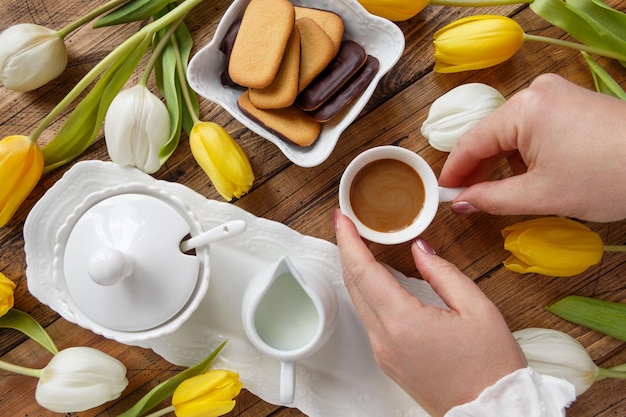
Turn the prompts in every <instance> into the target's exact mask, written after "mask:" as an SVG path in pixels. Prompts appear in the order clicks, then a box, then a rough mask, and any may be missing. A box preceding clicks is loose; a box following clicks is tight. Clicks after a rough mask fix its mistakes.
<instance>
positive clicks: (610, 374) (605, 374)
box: [596, 368, 626, 381]
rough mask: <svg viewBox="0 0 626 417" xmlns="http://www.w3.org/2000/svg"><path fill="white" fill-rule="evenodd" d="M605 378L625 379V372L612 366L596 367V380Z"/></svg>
mask: <svg viewBox="0 0 626 417" xmlns="http://www.w3.org/2000/svg"><path fill="white" fill-rule="evenodd" d="M605 378H612V379H626V372H623V371H620V370H616V369H614V368H609V369H606V368H598V375H597V376H596V381H598V380H600V379H605Z"/></svg>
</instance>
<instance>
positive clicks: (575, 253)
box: [502, 217, 604, 277]
mask: <svg viewBox="0 0 626 417" xmlns="http://www.w3.org/2000/svg"><path fill="white" fill-rule="evenodd" d="M502 236H504V249H506V250H508V251H510V252H511V256H510V257H509V258H508V259H507V260H506V261H505V262H504V266H505V267H506V268H508V269H510V270H511V271H515V272H519V273H522V274H523V273H538V274H543V275H547V276H554V277H569V276H573V275H577V274H580V273H582V272H584V271H585V270H586V269H587V268H589V267H590V266H592V265H595V264H597V263H598V262H600V260H601V259H602V255H603V254H604V245H603V242H602V239H601V238H600V236H599V235H598V234H597V233H594V232H593V231H591V230H590V229H589V228H587V227H586V226H585V225H583V224H581V223H579V222H577V221H574V220H569V219H564V218H561V217H545V218H540V219H535V220H529V221H525V222H521V223H516V224H514V225H512V226H509V227H505V228H504V229H503V230H502Z"/></svg>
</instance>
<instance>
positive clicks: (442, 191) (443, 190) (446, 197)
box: [439, 187, 467, 203]
mask: <svg viewBox="0 0 626 417" xmlns="http://www.w3.org/2000/svg"><path fill="white" fill-rule="evenodd" d="M465 190H467V187H454V188H452V187H439V202H440V203H447V202H449V201H453V200H454V199H455V198H456V196H457V195H459V194H461V193H462V192H463V191H465Z"/></svg>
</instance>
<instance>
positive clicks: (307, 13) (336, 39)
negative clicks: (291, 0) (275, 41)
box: [294, 6, 345, 53]
mask: <svg viewBox="0 0 626 417" xmlns="http://www.w3.org/2000/svg"><path fill="white" fill-rule="evenodd" d="M294 9H295V11H296V20H298V19H300V18H301V17H308V18H311V19H313V21H314V22H315V23H317V24H318V25H319V26H320V27H321V28H322V29H323V30H324V32H326V34H327V35H328V37H329V38H330V40H331V41H333V45H334V46H335V53H337V51H339V47H340V46H341V41H342V40H343V32H344V29H345V25H344V22H343V19H342V18H341V16H339V15H338V14H337V13H335V12H331V11H330V10H322V9H315V8H312V7H303V6H294Z"/></svg>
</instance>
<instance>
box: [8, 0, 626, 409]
mask: <svg viewBox="0 0 626 417" xmlns="http://www.w3.org/2000/svg"><path fill="white" fill-rule="evenodd" d="M96 3H100V2H95V1H85V0H60V1H57V2H44V1H26V2H24V1H21V0H4V1H3V12H2V13H1V14H0V28H6V27H8V26H10V25H13V24H16V23H19V22H34V23H38V24H42V25H45V26H48V27H50V28H61V27H63V26H65V25H66V24H68V23H69V22H71V21H73V20H75V19H76V18H77V17H79V16H81V15H83V14H84V13H86V12H87V11H88V10H89V9H91V8H93V7H94V5H95V4H96ZM609 3H611V4H612V5H616V6H617V7H618V8H620V9H622V10H626V3H625V2H623V1H621V0H620V1H618V0H611V1H610V2H609ZM229 4H230V1H228V0H214V1H205V2H204V4H203V5H201V6H199V7H197V8H196V10H195V11H194V12H193V13H192V15H191V16H190V17H189V18H188V20H187V23H188V26H189V28H190V30H191V32H192V33H193V37H194V41H195V50H197V48H199V47H201V46H203V45H205V44H206V43H208V42H209V41H210V40H211V39H212V36H213V33H214V31H215V28H216V26H217V24H218V22H219V20H220V18H221V17H222V15H223V14H224V12H225V10H226V9H227V7H228V6H229ZM483 13H492V14H504V15H508V16H510V17H513V18H514V19H515V20H517V21H518V22H519V23H520V24H521V25H522V27H523V28H524V30H525V31H527V32H528V33H532V34H535V35H544V36H552V37H558V38H567V36H566V35H565V34H564V33H563V32H562V31H561V30H559V29H557V28H554V27H553V26H551V25H549V24H548V23H546V22H545V21H543V20H542V19H540V18H539V17H537V16H536V15H535V14H534V13H533V12H532V11H531V10H530V9H528V8H527V7H526V6H523V5H512V6H506V7H493V8H480V9H478V8H477V9H472V8H453V7H449V8H446V7H436V6H429V7H427V8H426V9H425V10H423V11H422V12H421V13H420V14H419V15H418V16H416V17H414V18H413V19H411V20H409V21H406V22H402V23H399V26H400V28H401V29H402V31H403V32H404V34H405V36H406V50H405V52H404V54H403V56H402V58H401V59H400V61H399V62H398V64H397V65H396V66H395V67H394V68H393V69H392V70H391V72H390V73H389V74H388V75H386V76H385V77H384V78H383V79H382V82H381V83H380V85H379V87H378V89H377V91H376V93H375V95H374V97H373V98H372V99H371V101H370V103H369V105H368V106H367V107H366V109H365V110H364V111H363V113H362V115H361V116H360V117H359V119H358V120H357V121H356V122H355V123H354V124H353V125H352V126H351V127H350V128H349V129H348V130H347V131H346V132H345V133H344V134H343V135H342V137H341V139H340V141H339V143H338V145H337V147H336V149H335V150H334V152H333V153H332V155H331V156H330V158H328V160H327V161H326V162H324V163H322V164H321V165H319V166H317V167H314V168H301V167H298V166H296V165H294V164H292V163H291V162H290V161H289V160H288V159H287V158H286V157H285V156H284V155H283V154H282V153H280V152H279V150H278V148H277V147H276V146H274V145H273V144H271V143H270V142H268V141H265V140H263V139H262V138H260V137H258V136H257V135H256V134H253V133H252V132H250V131H249V130H248V129H246V128H244V127H243V126H242V125H241V124H240V123H239V122H237V121H236V120H234V119H233V118H232V117H231V116H230V115H229V114H228V113H227V112H226V111H224V110H223V109H222V108H221V107H219V106H218V105H215V104H213V103H211V102H208V101H206V100H202V101H201V117H202V118H203V120H212V121H215V122H217V123H219V124H221V125H222V126H224V128H225V129H226V130H227V131H228V132H229V133H230V134H231V135H232V136H233V137H234V138H235V139H236V140H237V141H238V142H239V143H240V144H241V146H242V147H243V149H244V150H245V151H246V152H247V154H248V155H249V157H250V160H251V163H252V166H253V169H254V173H255V175H256V180H255V183H254V187H253V188H252V190H251V191H250V193H249V194H248V195H246V196H244V197H243V198H242V199H241V200H239V201H237V202H235V203H234V204H235V205H237V206H239V207H241V208H243V209H245V210H247V211H249V212H251V213H252V214H254V215H255V216H259V217H265V218H268V219H271V220H275V221H278V222H281V223H284V224H285V225H287V226H289V227H291V228H292V229H294V230H296V231H298V232H301V233H303V234H306V235H311V236H314V237H318V238H321V239H326V240H329V241H331V242H335V234H334V231H333V227H332V221H331V213H332V210H333V209H334V208H335V207H337V206H338V200H337V189H338V184H339V178H340V176H341V173H342V172H343V170H344V168H345V167H346V165H347V164H348V163H349V162H350V160H352V159H353V158H354V157H355V156H356V155H357V154H358V153H360V152H362V151H364V150H366V149H368V148H371V147H373V146H377V145H383V144H394V145H399V146H403V147H405V148H408V149H411V150H414V151H416V152H418V153H419V154H420V155H422V156H423V157H424V158H426V159H427V160H428V161H429V163H430V164H431V165H432V166H433V168H434V170H435V171H436V172H437V173H438V172H439V171H440V170H441V167H442V165H443V162H444V160H445V158H446V154H445V153H442V152H438V151H436V150H434V149H433V148H431V147H430V146H429V145H428V143H427V141H426V140H425V139H424V138H423V137H422V136H421V134H420V126H421V124H422V122H423V121H424V119H425V118H426V115H427V113H428V109H429V106H430V104H431V103H432V102H433V100H435V99H436V98H437V97H439V96H440V95H441V94H443V93H445V92H446V91H448V90H449V89H451V88H452V87H455V86H457V85H460V84H463V83H467V82H483V83H487V84H490V85H492V86H493V87H495V88H497V89H498V90H499V91H501V92H502V93H503V94H504V95H505V96H507V97H508V96H510V95H512V94H514V93H515V92H517V91H519V90H521V89H523V88H525V87H527V86H528V85H529V83H530V82H531V81H532V80H533V79H534V78H535V77H536V76H538V75H539V74H541V73H546V72H556V73H559V74H561V75H562V76H564V77H566V78H568V79H569V80H571V81H574V82H576V83H578V84H580V85H583V86H585V87H588V88H593V82H592V79H591V76H590V73H589V71H588V69H587V66H586V64H585V63H584V62H583V59H582V57H581V56H580V55H579V54H578V53H576V52H574V51H570V50H563V49H559V48H557V47H553V46H546V45H543V44H538V43H527V44H525V45H523V46H522V48H521V50H520V51H519V52H518V53H517V54H516V55H515V56H514V57H513V58H512V59H510V60H509V61H508V62H506V63H504V64H501V65H499V66H496V67H494V68H490V69H486V70H482V71H474V72H466V73H460V74H450V75H441V74H435V73H433V72H432V68H433V63H434V61H433V58H432V53H433V46H432V42H431V40H432V36H433V33H434V32H435V31H436V30H437V29H438V28H440V27H442V26H443V25H445V24H447V23H449V22H452V21H453V20H455V19H457V18H460V17H463V16H466V15H470V14H483ZM137 28H138V25H129V26H127V27H123V28H114V29H112V28H105V29H97V30H94V29H91V28H89V27H85V28H82V29H80V30H78V31H77V32H75V33H72V34H71V35H70V36H68V37H67V40H66V44H67V46H68V49H69V53H70V60H69V65H68V67H67V70H66V72H65V73H64V74H63V75H61V76H60V77H59V78H58V79H56V80H54V81H53V82H51V83H49V84H48V85H46V86H44V87H42V88H40V89H39V90H37V91H34V92H30V93H24V94H20V93H15V92H11V91H7V90H6V89H4V88H2V90H1V92H0V135H1V136H2V137H4V136H9V135H13V134H24V135H28V134H30V132H31V131H32V130H33V129H34V128H35V126H36V125H37V124H38V123H39V121H40V120H41V119H42V118H43V117H44V116H45V114H46V113H47V112H48V111H50V109H51V108H52V107H53V106H54V105H55V104H56V103H57V102H59V101H60V100H61V99H62V98H63V97H64V95H65V94H66V92H67V91H69V89H70V88H71V87H72V86H73V85H74V84H75V83H76V82H77V81H78V80H79V79H80V78H81V77H82V76H83V75H84V74H85V73H87V71H88V70H89V69H90V68H92V67H93V66H94V65H95V64H96V63H97V62H98V61H100V60H101V59H102V58H103V57H104V56H105V55H106V54H107V53H108V51H110V50H111V49H112V48H113V47H114V46H115V45H117V44H119V43H120V42H121V41H122V40H123V39H125V38H126V37H128V36H129V35H130V34H131V33H133V32H134V31H135V30H136V29H137ZM600 62H601V63H602V64H603V65H604V66H605V68H607V69H608V70H609V71H610V72H611V73H612V74H613V76H614V77H615V78H616V79H617V80H618V81H619V82H620V83H621V85H626V71H624V68H622V67H621V66H619V65H618V64H615V63H609V62H607V61H606V60H600ZM136 80H137V77H135V81H136ZM546 117H549V115H546ZM62 119H63V117H62V118H61V119H60V120H62ZM59 126H60V123H59V122H55V123H54V124H53V125H52V126H51V127H50V128H49V129H48V132H53V131H55V130H56V129H58V128H59ZM48 134H49V133H48ZM45 136H46V135H44V137H43V138H42V141H45V140H46V137H45ZM99 139H102V134H100V136H99ZM600 139H601V138H600ZM590 146H593V143H590ZM80 159H98V160H108V159H109V158H108V154H107V151H106V147H105V145H104V141H103V140H98V141H97V142H96V143H95V144H94V145H93V146H91V147H90V148H89V149H88V150H87V152H85V154H84V155H83V156H82V157H81V158H80ZM67 168H68V167H67V166H66V167H64V168H62V169H58V170H56V171H54V172H52V173H50V174H49V175H47V176H45V177H44V178H43V179H42V180H41V182H40V183H39V185H38V186H37V187H36V188H35V190H34V191H33V193H32V194H31V196H30V197H29V198H28V199H27V201H26V202H25V203H24V204H23V205H22V207H21V208H20V209H19V211H18V212H17V214H16V215H15V217H14V219H13V220H12V221H11V222H10V223H9V224H8V225H7V226H6V227H4V228H2V229H0V248H1V249H0V271H2V272H3V273H4V274H5V275H6V276H8V277H9V278H11V279H12V280H13V281H15V283H16V284H17V288H16V291H15V299H16V301H15V307H16V308H19V309H21V310H23V311H26V312H28V313H30V314H31V315H32V316H34V317H35V318H36V319H37V320H38V321H39V322H40V323H41V324H42V325H43V326H45V328H46V329H47V330H48V332H49V333H50V334H51V336H52V337H53V339H54V340H55V341H56V343H57V345H58V346H59V347H60V348H66V347H70V346H93V347H95V348H98V349H101V350H103V351H105V352H107V353H109V354H111V355H113V356H115V357H117V358H119V359H120V360H121V361H122V362H124V364H125V365H126V366H127V368H128V378H129V381H130V384H129V386H128V387H127V388H126V390H125V391H124V392H123V394H122V398H120V399H119V400H117V401H115V402H113V403H110V404H106V405H103V406H101V407H98V408H96V409H93V410H90V411H88V412H84V413H80V415H81V416H113V415H117V414H119V413H120V412H122V411H123V410H125V409H127V408H128V407H130V406H131V405H132V404H134V403H135V402H136V401H137V400H138V399H139V398H140V397H142V396H143V395H144V394H145V393H147V392H148V391H149V390H150V389H151V388H152V387H153V386H154V385H156V384H157V383H159V382H161V381H163V380H164V379H166V378H168V377H170V376H172V375H174V374H175V373H176V372H177V371H179V370H180V368H178V367H176V366H173V365H171V364H169V363H168V362H166V361H165V360H163V359H162V358H160V357H159V356H158V355H156V354H155V353H154V352H152V351H150V350H145V349H140V348H135V347H127V346H124V345H121V344H119V343H117V342H114V341H110V340H107V339H104V338H102V337H99V336H97V335H95V334H93V333H91V332H90V331H87V330H84V329H82V328H80V327H78V326H76V325H74V324H71V323H69V322H67V321H65V320H64V319H61V318H60V317H59V316H58V315H57V314H56V313H55V312H54V311H52V310H51V309H50V308H48V307H47V306H45V305H42V304H40V303H39V302H38V300H37V299H35V298H34V297H33V296H32V295H30V293H29V292H28V290H27V284H26V264H25V254H24V246H23V238H22V228H23V225H24V220H25V218H26V216H27V214H28V212H29V210H30V209H31V208H32V207H33V205H34V204H35V202H36V201H37V200H38V199H39V198H40V197H41V196H42V195H43V193H44V192H45V191H46V190H47V189H48V188H49V187H51V186H52V185H53V184H54V183H55V181H57V180H58V179H59V178H61V176H62V175H63V173H64V172H65V171H66V170H67ZM497 175H500V176H506V175H509V172H508V170H507V168H506V167H505V166H503V167H502V169H501V170H500V172H499V173H497ZM154 176H155V177H156V178H158V179H163V180H167V181H175V182H179V183H182V184H184V185H186V186H188V187H190V188H192V189H193V190H195V191H197V192H199V193H201V194H203V195H205V196H206V197H207V198H210V199H217V200H220V199H221V198H220V197H219V195H218V194H217V192H216V191H215V189H214V188H213V186H212V184H211V182H210V181H209V180H208V179H207V177H206V176H205V175H204V173H203V172H202V170H201V169H200V168H199V167H198V166H197V165H196V163H195V161H194V159H193V158H192V157H191V155H190V152H189V148H188V144H187V140H186V137H183V139H182V142H181V144H180V146H179V148H178V149H177V151H176V152H175V153H174V155H173V156H172V157H171V158H170V160H169V161H168V162H167V164H166V165H165V166H164V167H163V168H162V169H161V170H160V171H159V172H157V173H156V174H155V175H154ZM621 180H623V179H621ZM523 219H524V218H522V217H497V216H491V215H487V214H476V215H472V216H468V217H459V216H456V215H453V214H452V213H451V212H450V210H449V207H448V206H446V205H443V206H442V207H441V209H440V212H439V214H438V216H437V217H436V219H435V222H434V224H433V225H432V226H431V227H430V228H429V229H428V231H427V232H426V233H425V234H424V236H425V238H426V239H427V240H428V241H429V242H430V243H431V244H432V245H433V247H434V248H435V249H436V250H437V252H438V254H440V255H441V256H442V257H444V258H446V259H448V260H450V261H452V262H454V263H455V264H456V265H457V266H458V267H459V268H460V269H461V270H462V271H463V272H465V273H466V274H467V275H468V276H470V277H472V278H473V279H474V280H475V281H476V282H477V283H478V284H479V286H480V287H481V288H482V289H483V290H484V291H485V293H486V294H487V295H488V296H489V297H490V298H491V299H492V300H493V301H494V302H495V303H496V304H497V306H498V307H499V308H500V309H501V311H502V313H503V315H504V317H505V318H506V320H507V322H508V324H509V325H510V327H511V329H512V330H517V329H521V328H525V327H547V328H554V329H559V330H562V331H565V332H567V333H569V334H570V335H572V336H574V337H575V338H577V339H578V340H579V341H580V342H581V343H582V344H583V345H584V346H585V347H586V348H587V349H588V351H589V353H590V354H591V356H592V357H593V359H594V360H595V361H596V363H597V364H598V365H599V366H603V367H610V366H614V365H618V364H621V363H624V362H626V345H624V343H622V342H620V341H617V340H615V339H612V338H610V337H607V336H603V335H601V334H599V333H597V332H594V331H589V330H587V329H585V328H582V327H579V326H575V325H573V324H570V323H567V322H565V321H563V320H561V319H559V318H558V317H556V316H554V315H552V314H551V313H549V312H547V311H545V310H544V306H546V305H548V304H550V303H552V302H554V301H556V300H558V299H560V298H562V297H564V296H566V295H569V294H579V295H587V296H595V297H599V298H603V299H607V300H612V301H619V302H624V301H626V289H625V287H624V283H625V282H626V269H625V268H624V266H626V265H624V264H625V263H626V257H625V256H624V255H620V254H607V255H605V257H604V259H603V260H602V262H601V263H600V264H599V265H596V266H594V267H592V268H590V269H589V270H588V271H587V272H585V273H583V274H581V275H579V276H576V277H573V278H567V279H563V278H561V279H558V278H546V277H543V276H535V275H518V274H515V273H512V272H510V271H508V270H506V269H505V268H504V267H503V266H502V261H503V260H504V259H505V258H506V256H507V253H506V252H505V251H504V249H503V248H502V246H503V245H502V243H503V241H502V238H501V235H500V231H501V229H502V228H503V227H505V226H507V225H510V224H513V223H515V222H517V221H520V220H523ZM590 227H592V228H593V229H594V230H595V231H597V232H598V233H599V234H600V235H601V236H602V238H603V239H604V241H605V242H607V243H611V244H623V243H625V242H624V241H625V240H626V222H623V221H622V222H616V223H611V224H590ZM371 249H372V251H373V252H374V253H375V255H376V256H377V257H378V259H380V260H381V261H384V262H387V263H388V264H390V265H393V266H394V267H396V268H397V269H398V270H399V271H401V272H403V273H404V274H406V275H407V276H419V275H418V274H417V272H416V270H415V267H414V265H413V263H412V259H411V256H410V253H409V245H408V244H403V245H397V246H381V245H375V244H373V245H371ZM0 335H1V336H0V355H1V358H2V359H3V360H5V361H9V362H13V363H18V364H21V365H24V366H30V367H35V368H40V367H43V366H45V365H46V364H47V362H48V361H49V359H50V356H49V354H48V353H47V352H45V351H44V350H43V349H41V348H39V347H38V346H36V344H35V343H34V342H33V341H30V340H27V339H26V338H25V337H24V336H23V335H22V334H21V333H18V332H17V331H13V330H0ZM35 385H36V380H35V379H33V378H28V377H22V376H16V375H12V374H10V373H7V372H5V371H0V415H2V416H30V417H32V416H49V415H54V413H51V412H49V411H47V410H45V409H42V408H40V407H39V406H38V405H37V403H36V402H35V399H34V389H35ZM624 393H626V387H625V385H624V382H621V381H614V380H604V381H600V382H597V383H595V384H594V385H593V387H592V388H591V389H590V390H589V391H588V392H587V393H585V394H584V395H582V396H581V397H580V398H579V400H578V401H577V402H576V403H575V404H574V405H573V406H572V407H571V408H570V410H569V413H568V415H569V416H572V417H575V416H578V417H588V416H624V415H626V400H625V399H624V397H625V395H624ZM71 415H74V414H71ZM269 415H272V416H301V415H303V414H302V413H301V412H299V411H298V410H296V409H289V408H284V407H279V406H276V405H272V404H268V403H266V402H264V401H262V400H260V399H258V398H257V397H255V396H254V395H252V394H251V393H249V392H247V391H245V390H244V391H243V392H242V394H241V395H240V396H239V398H238V401H237V406H236V407H235V410H234V411H233V412H231V413H230V414H229V416H269Z"/></svg>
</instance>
